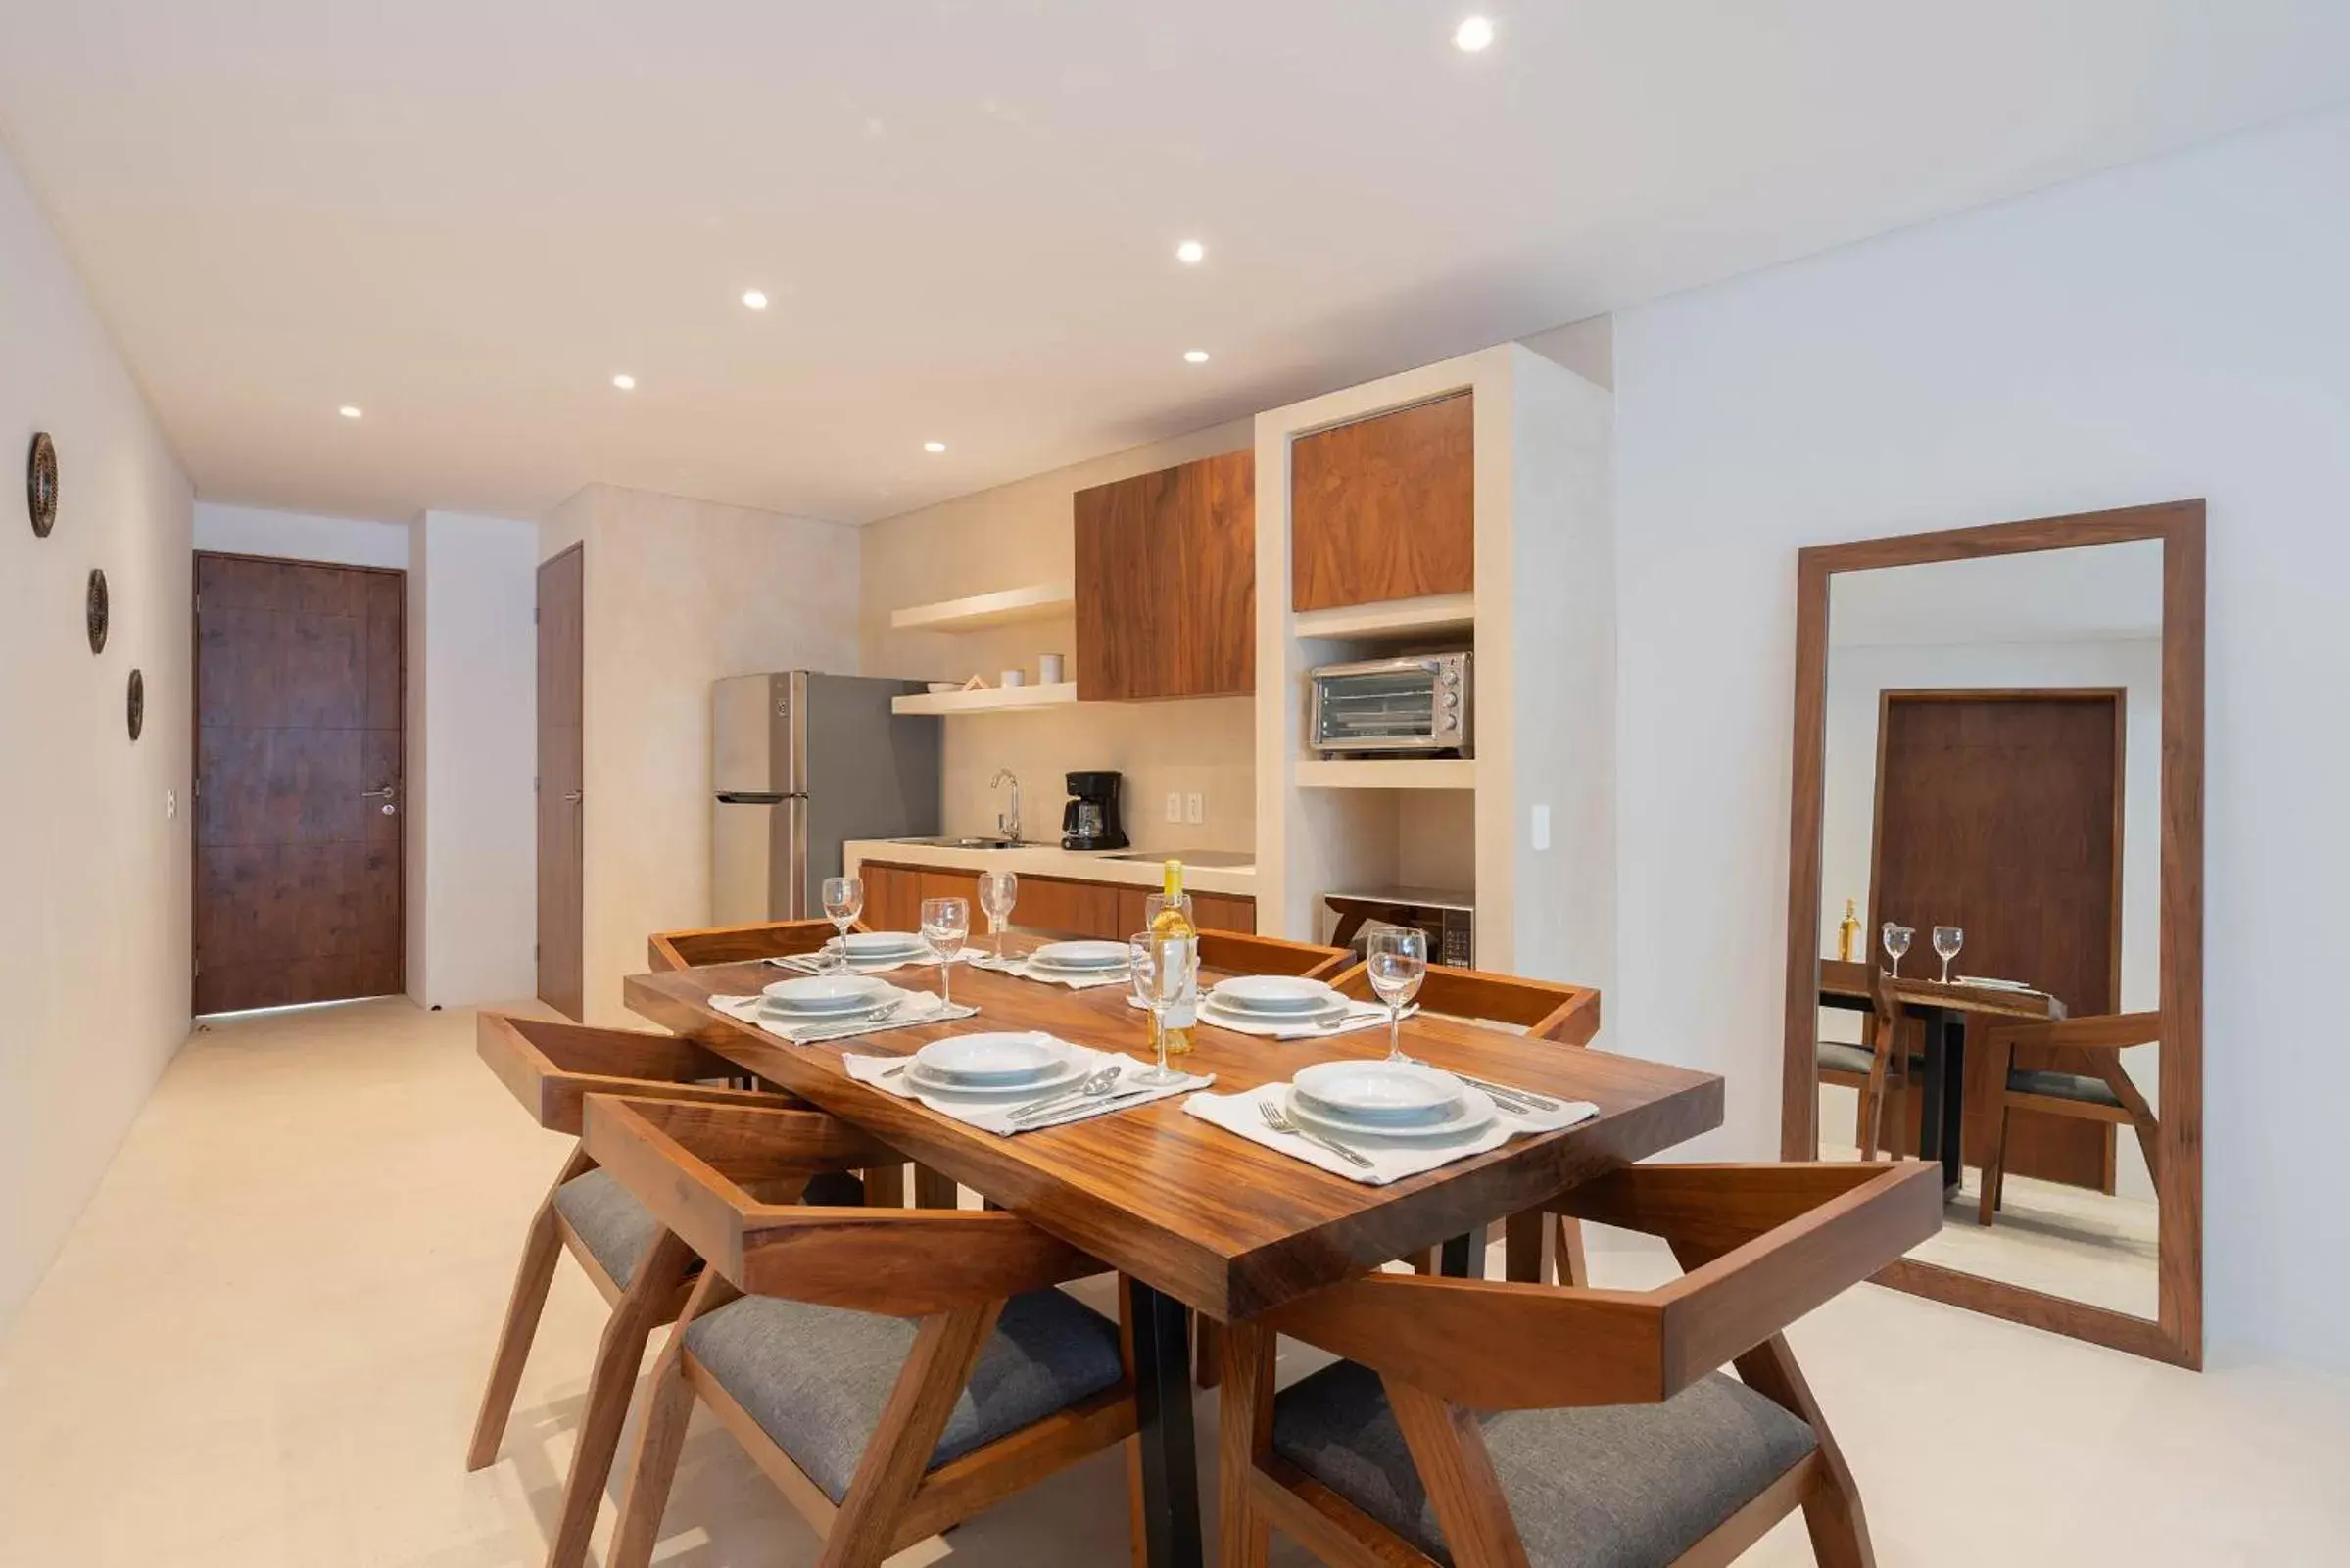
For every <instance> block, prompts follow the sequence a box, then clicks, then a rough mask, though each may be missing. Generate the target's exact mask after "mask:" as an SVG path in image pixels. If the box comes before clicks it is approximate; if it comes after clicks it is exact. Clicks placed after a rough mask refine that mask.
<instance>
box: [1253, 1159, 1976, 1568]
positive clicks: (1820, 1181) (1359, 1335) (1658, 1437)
mask: <svg viewBox="0 0 2350 1568" xmlns="http://www.w3.org/2000/svg"><path fill="white" fill-rule="evenodd" d="M1941 1174H1942V1173H1941V1171H1940V1170H1939V1169H1938V1168H1936V1167H1934V1166H1932V1165H1925V1164H1917V1163H1915V1162H1909V1163H1904V1164H1894V1165H1890V1166H1889V1165H1883V1164H1873V1165H1862V1164H1848V1163H1846V1164H1786V1165H1771V1164H1760V1165H1634V1166H1630V1167H1628V1168H1625V1169H1621V1170H1617V1171H1614V1172H1612V1173H1610V1174H1608V1175H1606V1176H1603V1177H1601V1178H1599V1179H1598V1180H1596V1181H1593V1182H1590V1183H1588V1184H1586V1185H1585V1186H1581V1187H1577V1188H1575V1189H1573V1190H1571V1191H1570V1192H1568V1193H1566V1194H1564V1195H1563V1196H1562V1197H1561V1198H1560V1199H1559V1204H1560V1206H1561V1207H1562V1208H1563V1209H1564V1210H1565V1211H1566V1212H1570V1213H1574V1214H1577V1215H1579V1216H1581V1217H1583V1218H1586V1219H1591V1220H1596V1221H1599V1222H1602V1223H1605V1224H1609V1225H1621V1226H1624V1227H1626V1228H1629V1229H1634V1230H1641V1231H1647V1232H1649V1233H1651V1234H1655V1235H1660V1236H1663V1237H1664V1238H1666V1239H1667V1240H1668V1241H1669V1242H1671V1244H1672V1247H1673V1251H1674V1254H1675V1256H1676V1257H1677V1258H1678V1259H1680V1262H1681V1265H1682V1267H1683V1268H1684V1269H1685V1270H1687V1272H1685V1273H1684V1274H1682V1275H1681V1277H1680V1278H1678V1279H1675V1280H1673V1281H1672V1282H1671V1283H1669V1284H1667V1285H1664V1286H1661V1287H1659V1288H1657V1289H1655V1290H1649V1291H1598V1290H1586V1289H1578V1288H1574V1287H1566V1286H1552V1285H1532V1284H1511V1283H1491V1284H1489V1283H1485V1282H1483V1281H1477V1280H1458V1279H1426V1278H1421V1277H1419V1276H1416V1275H1411V1274H1369V1275H1366V1276H1364V1277H1363V1278H1360V1279H1356V1280H1351V1281H1349V1282H1347V1283H1345V1284H1342V1285H1334V1286H1332V1287H1330V1288H1329V1289H1327V1290H1323V1291H1318V1292H1316V1293H1315V1294H1313V1295H1311V1296H1308V1297H1305V1298H1303V1299H1302V1300H1299V1301H1297V1302H1294V1303H1291V1304H1289V1305H1288V1306H1285V1307H1278V1308H1275V1309H1274V1310H1273V1311H1271V1312H1269V1313H1267V1314H1266V1315H1265V1316H1264V1317H1262V1318H1260V1319H1257V1320H1255V1321H1252V1322H1249V1323H1245V1324H1239V1325H1235V1326H1234V1327H1233V1328H1232V1329H1231V1330H1230V1331H1229V1332H1228V1334H1227V1336H1226V1339H1225V1345H1224V1357H1225V1370H1224V1380H1223V1381H1224V1394H1223V1416H1222V1418H1221V1421H1222V1439H1221V1450H1220V1457H1219V1466H1218V1469H1219V1483H1218V1484H1219V1487H1220V1491H1221V1495H1222V1500H1223V1508H1222V1515H1223V1520H1222V1530H1223V1558H1222V1561H1223V1568H1265V1564H1266V1562H1267V1559H1268V1556H1269V1554H1270V1552H1271V1533H1272V1531H1273V1530H1274V1529H1278V1530H1280V1531H1281V1532H1282V1533H1283V1534H1284V1535H1287V1536H1290V1537H1292V1538H1294V1539H1295V1540H1297V1541H1298V1542H1299V1543H1300V1544H1303V1545H1304V1546H1305V1547H1306V1548H1307V1549H1308V1550H1309V1551H1311V1552H1312V1553H1313V1554H1314V1555H1315V1556H1316V1557H1318V1558H1319V1559H1320V1560H1321V1561H1323V1562H1326V1563H1332V1564H1340V1565H1344V1568H1372V1565H1376V1568H1436V1565H1437V1564H1440V1563H1441V1564H1449V1565H1450V1568H1567V1565H1575V1568H1585V1565H1596V1564H1606V1565H1607V1568H1666V1565H1668V1564H1669V1565H1680V1568H1697V1565H1700V1564H1703V1565H1706V1568H1718V1565H1721V1564H1725V1563H1728V1562H1730V1561H1731V1560H1732V1559H1734V1558H1735V1557H1737V1556H1738V1555H1739V1554H1740V1553H1741V1552H1743V1551H1745V1550H1746V1549H1747V1548H1748V1547H1749V1546H1751V1545H1752V1544H1753V1543H1754V1542H1756V1541H1757V1540H1759V1539H1760V1538H1761V1537H1762V1535H1763V1534H1764V1533H1765V1532H1766V1531H1768V1530H1769V1529H1770V1528H1771V1526H1772V1525H1774V1524H1776V1523H1777V1522H1778V1521H1779V1520H1780V1519H1781V1518H1783V1517H1785V1516H1786V1515H1787V1514H1789V1513H1792V1512H1794V1511H1795V1510H1796V1509H1798V1508H1800V1509H1801V1510H1802V1511H1803V1516H1804V1523H1805V1525H1806V1527H1807V1528H1808V1530H1809V1533H1810V1537H1811V1546H1812V1553H1813V1556H1814V1557H1815V1558H1816V1559H1817V1560H1818V1561H1819V1562H1820V1563H1821V1564H1822V1565H1823V1568H1864V1565H1867V1564H1870V1563H1872V1562H1873V1561H1874V1556H1873V1553H1872V1550H1871V1547H1870V1544H1869V1536H1868V1526H1867V1523H1866V1521H1865V1519H1864V1517H1863V1515H1862V1511H1861V1504H1860V1496H1859V1492H1858V1490H1857V1489H1856V1488H1855V1486H1854V1484H1853V1481H1852V1474H1851V1471H1850V1469H1849V1468H1848V1467H1847V1466H1846V1463H1845V1459H1844V1456H1843V1454H1842V1453H1841V1452H1840V1451H1839V1450H1838V1449H1837V1446H1836V1440H1835V1438H1834V1437H1833V1436H1832V1435H1831V1434H1830V1432H1829V1430H1828V1424H1827V1421H1826V1418H1825V1417H1824V1416H1823V1415H1822V1414H1821V1412H1820V1408H1819V1404H1818V1402H1817V1401H1816V1400H1815V1399H1814V1398H1813V1396H1812V1393H1811V1390H1810V1388H1809V1386H1808V1385H1807V1384H1806V1383H1805V1382H1804V1380H1803V1374H1802V1372H1801V1370H1800V1369H1799V1368H1798V1366H1797V1364H1796V1360H1795V1355H1794V1354H1793V1353H1792V1352H1791V1351H1790V1350H1789V1349H1788V1345H1787V1341H1786V1338H1785V1337H1784V1334H1783V1330H1784V1329H1785V1328H1786V1326H1787V1325H1788V1324H1789V1323H1791V1322H1793V1321H1794V1320H1795V1319H1796V1318H1798V1317H1800V1316H1801V1315H1802V1314H1803V1313H1805V1312H1807V1311H1809V1310H1811V1309H1812V1308H1813V1307H1817V1306H1819V1305H1820V1304H1821V1303H1823V1302H1826V1301H1827V1300H1829V1299H1830V1298H1831V1297H1834V1296H1836V1295H1838V1294H1839V1293H1841V1292H1842V1291H1844V1290H1845V1289H1846V1287H1848V1286H1850V1285H1853V1284H1856V1283H1858V1282H1859V1281H1861V1280H1863V1279H1866V1278H1867V1277H1868V1276H1869V1275H1870V1274H1871V1273H1873V1272H1875V1271H1876V1270H1877V1269H1878V1268H1880V1267H1882V1266H1883V1265H1885V1264H1887V1263H1890V1262H1892V1261H1893V1260H1894V1259H1896V1258H1899V1257H1900V1256H1901V1255H1902V1254H1903V1253H1904V1252H1906V1251H1907V1250H1908V1249H1909V1248H1911V1247H1913V1246H1915V1245H1916V1244H1917V1243H1918V1242H1921V1241H1923V1240H1925V1239H1926V1238H1927V1237H1928V1236H1931V1235H1933V1234H1934V1232H1935V1231H1936V1229H1938V1228H1939V1227H1940V1225H1941V1223H1942V1191H1941ZM1279 1334H1287V1335H1291V1336H1293V1337H1295V1338H1297V1339H1300V1340H1303V1341H1305V1342H1306V1343H1308V1344H1310V1345H1316V1346H1319V1347H1320V1348H1322V1349H1323V1350H1327V1351H1330V1352H1333V1353H1335V1354H1338V1355H1340V1356H1343V1357H1345V1359H1342V1360H1340V1361H1338V1362H1336V1363H1334V1364H1333V1365H1331V1366H1328V1367H1326V1368H1324V1369H1322V1370H1321V1371H1319V1372H1316V1373H1314V1374H1313V1375H1311V1376H1309V1377H1307V1378H1305V1379H1303V1380H1301V1381H1300V1382H1298V1383H1297V1384H1295V1385H1294V1386H1292V1387H1290V1388H1289V1389H1286V1390H1284V1391H1282V1392H1280V1393H1279V1394H1277V1395H1276V1394H1275V1393H1274V1390H1273V1344H1274V1339H1275V1336H1276V1335H1279ZM1724 1363H1729V1364H1732V1365H1735V1366H1736V1367H1737V1369H1738V1374H1739V1376H1738V1378H1737V1379H1733V1378H1731V1377H1729V1376H1727V1375H1725V1374H1724V1373H1723V1372H1721V1371H1720V1370H1718V1369H1719V1368H1720V1367H1721V1366H1722V1365H1723V1364H1724Z"/></svg>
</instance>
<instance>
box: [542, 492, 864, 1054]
mask: <svg viewBox="0 0 2350 1568" xmlns="http://www.w3.org/2000/svg"><path fill="white" fill-rule="evenodd" d="M583 542H584V543H585V545H586V547H587V559H586V567H587V604H586V610H587V659H586V671H585V675H586V732H587V733H586V741H585V744H586V755H587V767H586V775H585V781H584V783H585V788H584V790H583V793H584V794H585V796H586V800H585V802H584V808H585V814H586V822H585V826H584V829H583V836H584V839H585V861H586V884H585V902H586V910H587V915H586V926H587V933H586V943H587V948H586V952H587V992H588V998H587V1013H588V1018H589V1020H590V1021H591V1022H627V1021H628V1020H629V1019H630V1018H631V1015H629V1014H628V1013H627V1012H626V1011H625V1010H624V1009H623V1008H622V1007H621V1005H620V980H621V977H622V976H624V975H628V974H638V973H640V972H642V971H643V970H644V968H645V938H646V936H647V934H648V933H650V932H652V931H656V930H663V929H670V928H674V927H686V926H698V925H703V924H706V923H707V921H708V920H709V916H710V683H711V682H712V681H715V680H717V679H718V678H719V677H721V676H727V675H746V674H754V673H757V672H759V671H764V670H794V669H806V670H825V671H831V672H834V673H837V674H850V675H853V674H855V673H857V614H858V596H857V584H858V541H857V533H856V530H854V529H851V528H843V527H840V526H839V525H837V524H833V523H822V522H816V521H813V520H811V519H808V518H804V517H786V516H782V515H779V514H777V513H774V512H761V511H753V510H750V509H747V508H745V507H741V506H721V505H717V504H715V503H712V502H707V501H695V500H687V499H682V498H679V497H676V496H661V495H654V494H652V493H650V492H647V491H636V490H623V489H619V488H617V487H614V486H610V485H591V486H589V487H588V488H587V489H585V490H583V491H581V492H579V493H578V494H577V495H575V496H573V497H572V498H571V499H569V500H566V501H564V502H563V504H562V505H560V506H559V507H557V508H556V509H555V511H554V513H553V514H552V516H551V517H550V518H549V519H548V521H547V523H546V524H545V526H544V527H543V528H542V529H541V530H540V537H539V551H540V557H539V558H540V559H541V560H545V559H548V558H549V557H552V556H553V555H554V554H556V553H558V552H559V551H561V550H563V549H565V548H567V547H568V546H571V545H573V544H577V543H583ZM640 1022H641V1021H640Z"/></svg>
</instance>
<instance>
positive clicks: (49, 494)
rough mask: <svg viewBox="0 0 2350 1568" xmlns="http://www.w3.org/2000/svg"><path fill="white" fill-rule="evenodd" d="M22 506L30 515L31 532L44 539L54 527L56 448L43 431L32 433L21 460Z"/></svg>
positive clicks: (55, 520)
mask: <svg viewBox="0 0 2350 1568" xmlns="http://www.w3.org/2000/svg"><path fill="white" fill-rule="evenodd" d="M24 506H25V509H26V510H28V511H30V512H31V513H32V531H33V532H34V533H35V534H37V535H39V536H40V537H41V538H43V539H47V538H48V537H49V530H51V529H52V528H55V527H56V526H57V446H56V444H55V443H54V442H52V441H50V439H49V432H48V431H46V430H42V431H37V432H35V433H34V435H33V438H32V451H31V452H30V453H28V454H27V455H26V456H25V459H24Z"/></svg>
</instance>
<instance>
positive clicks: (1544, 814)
mask: <svg viewBox="0 0 2350 1568" xmlns="http://www.w3.org/2000/svg"><path fill="white" fill-rule="evenodd" d="M1534 847H1535V848H1536V849H1548V848H1550V847H1551V808H1550V807H1548V806H1536V807H1535V808H1534Z"/></svg>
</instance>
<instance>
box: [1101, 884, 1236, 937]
mask: <svg viewBox="0 0 2350 1568" xmlns="http://www.w3.org/2000/svg"><path fill="white" fill-rule="evenodd" d="M1149 896H1150V890H1149V889H1148V888H1143V887H1122V888H1120V889H1119V890H1118V921H1119V926H1120V928H1121V929H1122V930H1123V931H1124V933H1125V934H1127V935H1128V936H1131V935H1133V934H1134V933H1135V932H1137V931H1139V930H1141V929H1142V901H1143V900H1144V899H1146V898H1148V897H1149ZM1191 919H1192V921H1193V923H1194V924H1196V925H1197V926H1198V927H1199V928H1200V929H1201V930H1203V931H1238V932H1240V933H1241V934H1242V935H1244V936H1248V935H1254V934H1255V933H1256V929H1257V901H1256V900H1255V899H1253V898H1233V897H1229V896H1227V895H1224V894H1221V893H1193V894H1192V895H1191Z"/></svg>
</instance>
